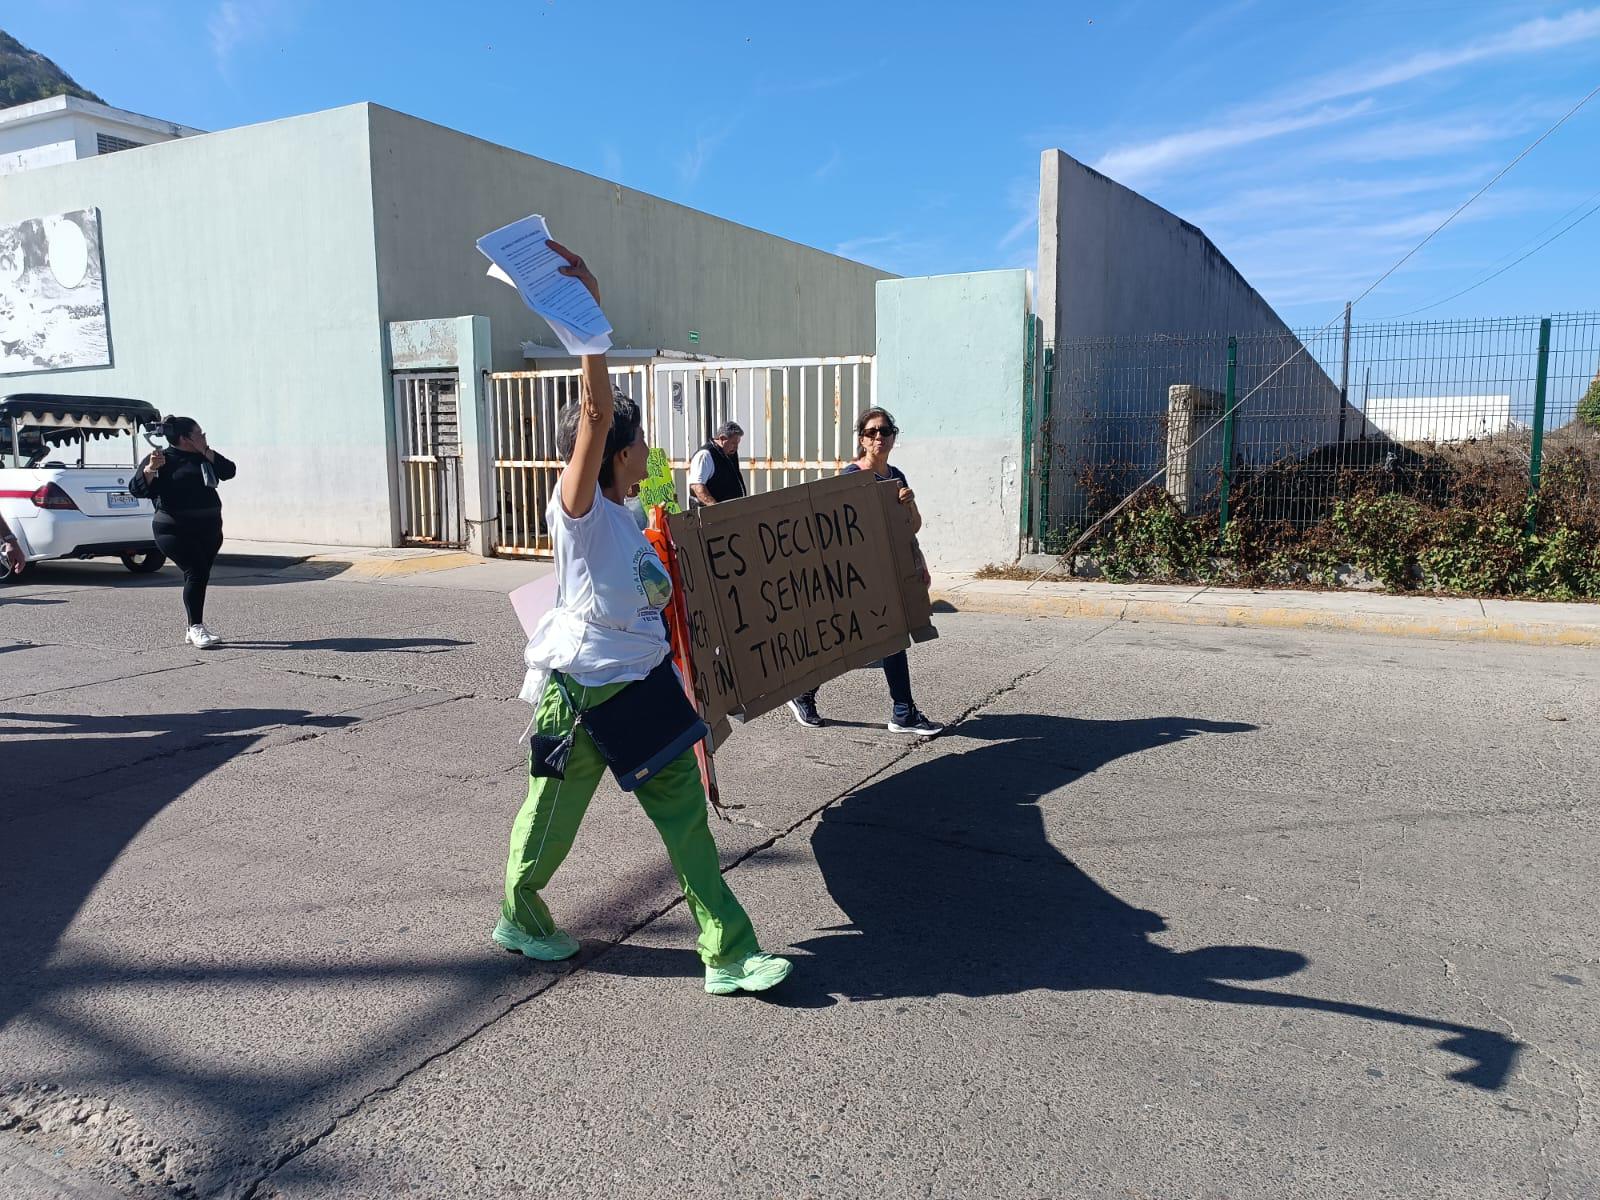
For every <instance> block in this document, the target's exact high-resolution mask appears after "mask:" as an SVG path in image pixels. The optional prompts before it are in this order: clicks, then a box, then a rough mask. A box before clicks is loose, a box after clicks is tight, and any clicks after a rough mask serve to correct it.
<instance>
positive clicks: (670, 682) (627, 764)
mask: <svg viewBox="0 0 1600 1200" xmlns="http://www.w3.org/2000/svg"><path fill="white" fill-rule="evenodd" d="M550 678H551V679H553V680H554V681H555V685H556V686H557V687H558V688H560V689H561V694H562V696H564V697H565V698H566V701H567V707H568V708H570V709H571V710H572V711H573V712H574V713H577V721H576V722H575V723H574V724H573V727H572V729H571V730H570V731H569V732H568V733H567V735H566V736H565V737H556V736H554V735H552V734H543V733H541V734H535V735H534V737H533V742H532V746H531V751H532V753H531V754H530V755H529V758H528V773H529V774H530V775H534V776H538V777H543V778H548V779H564V778H566V769H567V756H568V754H570V753H571V752H572V739H573V738H574V737H575V736H576V734H577V729H578V726H579V725H581V726H583V730H584V732H585V733H587V734H588V735H589V736H590V737H591V738H592V739H594V744H595V748H596V749H597V750H599V751H600V757H601V758H603V759H605V762H606V766H608V767H610V768H611V773H612V774H613V775H614V776H616V780H617V785H618V786H619V787H621V788H622V790H623V791H625V792H631V791H633V790H634V789H636V788H638V787H639V786H640V785H642V784H645V783H648V782H649V781H650V780H651V779H652V778H653V777H654V776H655V775H656V774H657V773H658V772H659V771H660V770H661V769H662V768H663V767H665V766H666V765H667V764H668V763H670V762H672V761H673V760H674V759H675V758H677V757H678V755H680V754H682V753H683V752H684V751H685V750H687V749H689V747H691V746H693V745H695V744H696V743H697V742H700V741H702V740H704V739H705V738H707V737H709V736H710V734H711V728H710V726H708V725H707V724H706V723H705V722H704V721H703V720H701V719H700V714H699V713H697V712H695V710H694V706H693V705H691V704H690V703H689V698H688V696H686V695H684V691H683V684H682V683H681V682H680V681H679V679H678V673H677V671H675V670H673V667H672V659H671V657H670V656H669V657H667V658H664V659H662V660H661V663H660V664H659V665H658V666H657V667H656V668H655V670H653V671H651V672H650V674H648V675H646V676H645V677H644V678H643V679H640V680H638V681H637V682H634V683H630V684H629V685H628V686H627V687H625V688H623V689H622V690H621V691H620V692H618V693H617V694H616V695H615V696H612V697H611V698H610V699H609V700H606V701H604V702H602V703H600V704H597V705H595V706H594V707H593V708H591V709H588V710H587V711H585V712H578V706H577V704H576V703H574V702H573V698H572V693H571V692H570V691H568V690H567V681H566V680H565V679H564V678H563V677H562V675H561V672H559V671H553V672H551V675H550Z"/></svg>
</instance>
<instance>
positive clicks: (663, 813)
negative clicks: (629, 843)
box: [501, 682, 760, 967]
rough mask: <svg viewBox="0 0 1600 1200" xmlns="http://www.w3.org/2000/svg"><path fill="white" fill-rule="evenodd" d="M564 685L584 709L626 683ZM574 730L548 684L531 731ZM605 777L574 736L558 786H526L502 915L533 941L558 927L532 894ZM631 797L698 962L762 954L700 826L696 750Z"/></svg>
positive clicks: (583, 739)
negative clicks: (686, 921)
mask: <svg viewBox="0 0 1600 1200" xmlns="http://www.w3.org/2000/svg"><path fill="white" fill-rule="evenodd" d="M567 686H568V690H569V691H571V692H572V694H573V698H574V699H575V700H576V701H577V703H578V707H579V708H580V709H588V708H590V707H592V706H594V705H596V704H600V703H602V702H603V701H605V700H608V699H610V698H611V697H612V696H614V695H615V694H616V693H617V692H619V691H620V690H621V689H622V688H624V687H626V686H627V685H626V684H610V685H607V686H605V687H594V688H584V687H579V686H578V685H577V684H574V683H570V682H569V683H568V685H567ZM572 725H573V713H572V710H571V708H569V707H568V705H567V701H566V698H565V697H564V696H563V695H562V694H561V689H560V688H558V687H556V685H555V683H554V682H551V683H550V684H548V685H547V686H546V687H545V692H544V696H543V698H542V699H541V701H540V704H539V710H538V716H537V718H536V724H535V728H536V729H537V730H538V731H539V732H540V733H545V734H553V735H555V736H558V737H559V736H562V735H564V734H565V733H566V732H567V730H569V729H571V728H572ZM604 773H605V761H604V760H603V759H602V758H601V757H600V751H599V750H597V749H596V748H595V744H594V740H593V739H592V738H590V736H589V735H588V734H587V733H585V732H584V731H583V729H582V728H579V729H578V730H577V731H576V736H575V737H574V738H573V742H572V754H571V756H570V757H569V758H568V759H567V768H566V778H565V779H544V778H530V779H529V780H528V798H527V800H526V801H524V803H523V805H522V809H521V811H520V812H518V813H517V819H516V821H515V823H514V824H513V825H512V826H511V853H510V856H509V857H508V858H507V860H506V891H505V901H504V904H503V905H502V908H501V915H503V916H504V917H505V919H506V920H508V921H510V922H511V923H512V924H514V925H517V926H519V927H521V928H522V929H524V930H525V931H527V932H528V933H531V934H533V935H535V936H537V937H548V936H550V934H551V933H552V932H554V930H555V928H556V923H555V920H554V918H552V917H551V916H550V910H549V909H548V908H546V907H545V903H544V900H543V898H541V897H540V895H539V893H540V892H541V891H542V890H543V889H544V888H545V887H546V886H547V885H548V884H549V883H550V878H551V876H553V875H554V874H555V873H556V868H557V867H559V866H560V865H561V862H562V860H563V859H565V858H566V857H567V852H568V851H570V850H571V849H572V842H573V839H574V838H576V837H577V835H578V826H579V824H581V823H582V821H583V814H584V813H585V812H587V811H588V809H589V801H590V800H591V799H593V797H594V790H595V788H596V787H597V786H598V785H599V783H600V776H601V775H602V774H604ZM633 794H634V795H635V796H636V797H638V799H639V804H640V805H641V806H642V807H643V808H644V811H645V815H646V816H648V817H649V818H650V820H652V821H653V822H655V827H656V832H658V833H659V834H660V835H661V840H662V841H663V842H664V843H666V847H667V857H668V858H669V859H670V860H671V861H672V869H673V870H674V871H675V872H676V873H677V876H678V886H679V887H681V888H682V889H683V897H684V899H685V900H687V901H688V902H689V911H690V912H692V913H693V914H694V919H695V921H696V923H698V924H699V926H700V939H699V949H700V957H701V959H702V960H703V961H704V962H705V964H706V965H707V966H712V967H721V966H726V965H728V964H729V963H736V962H740V961H742V960H743V959H744V958H745V957H746V956H748V955H751V954H755V953H756V952H757V951H758V950H760V947H759V946H758V945H757V944H756V934H755V930H754V929H753V928H752V927H751V925H750V918H749V917H748V916H747V915H746V914H745V911H744V909H743V908H742V907H741V906H740V904H739V901H738V900H736V899H735V898H734V895H733V892H732V891H731V890H729V888H728V885H727V883H726V881H724V879H723V878H722V870H721V863H720V862H719V860H718V858H717V844H716V842H714V841H713V840H712V838H711V830H710V828H709V826H708V825H707V824H706V793H705V787H704V785H703V784H702V783H701V782H700V767H699V765H698V764H697V763H696V762H695V756H694V751H693V750H685V751H684V752H683V753H682V754H680V755H679V756H678V757H677V758H676V759H674V760H673V761H672V762H671V763H669V764H668V765H667V766H666V767H665V768H664V769H663V770H662V771H660V772H659V773H658V774H657V775H656V776H655V777H654V778H653V779H651V780H650V781H649V782H648V783H646V784H645V785H644V786H642V787H640V788H639V789H638V790H637V791H635V792H634V793H633Z"/></svg>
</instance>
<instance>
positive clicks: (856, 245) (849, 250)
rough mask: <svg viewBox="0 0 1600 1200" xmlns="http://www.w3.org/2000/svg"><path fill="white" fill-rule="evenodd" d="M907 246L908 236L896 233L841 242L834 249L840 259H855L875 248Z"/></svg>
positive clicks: (899, 232)
mask: <svg viewBox="0 0 1600 1200" xmlns="http://www.w3.org/2000/svg"><path fill="white" fill-rule="evenodd" d="M905 244H906V235H905V234H904V233H903V232H901V231H898V230H897V231H896V232H894V233H880V234H874V235H872V236H870V237H858V238H851V239H850V240H849V241H845V242H840V243H839V244H838V245H837V246H835V247H834V248H833V252H834V253H835V254H837V255H838V256H839V257H840V258H854V257H855V256H856V255H858V254H860V253H862V252H863V251H866V250H871V249H873V248H874V247H879V248H881V247H884V246H897V247H898V246H903V245H905Z"/></svg>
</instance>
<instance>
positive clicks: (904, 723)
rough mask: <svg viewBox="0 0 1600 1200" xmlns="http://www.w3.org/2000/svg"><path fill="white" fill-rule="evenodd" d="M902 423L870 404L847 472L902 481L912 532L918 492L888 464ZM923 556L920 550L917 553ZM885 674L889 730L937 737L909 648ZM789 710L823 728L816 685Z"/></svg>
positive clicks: (917, 520)
mask: <svg viewBox="0 0 1600 1200" xmlns="http://www.w3.org/2000/svg"><path fill="white" fill-rule="evenodd" d="M899 434H900V427H899V426H898V425H896V424H895V423H894V417H892V416H891V415H890V414H889V411H888V410H887V409H883V408H869V409H867V411H866V412H864V413H862V414H861V416H860V417H858V418H857V419H856V449H857V451H858V453H857V455H856V460H855V461H854V462H853V463H851V464H850V465H849V466H848V467H846V468H845V469H844V473H845V474H846V475H849V474H851V473H852V472H854V471H871V472H872V474H873V477H874V478H875V479H877V480H878V482H879V483H888V482H889V481H890V480H893V481H894V482H896V483H898V484H899V485H900V503H901V504H903V505H905V506H906V508H907V509H908V510H909V511H910V513H911V532H912V533H916V532H917V531H918V530H920V529H921V528H922V514H921V513H919V512H918V511H917V496H916V493H915V492H913V491H912V490H911V485H910V484H909V483H907V482H906V476H905V472H904V471H902V470H901V469H900V468H899V467H891V466H890V465H889V452H890V451H891V450H893V449H894V441H895V438H896V437H898V436H899ZM918 556H919V558H920V551H919V554H918ZM922 573H923V582H924V583H926V582H927V573H928V569H927V568H926V567H924V568H923V569H922ZM883 677H884V679H885V680H886V681H887V682H888V684H889V699H890V701H891V702H892V703H893V705H894V708H893V710H892V711H891V712H890V714H889V722H888V728H889V732H890V733H910V734H915V735H916V736H917V737H925V738H930V737H938V736H939V735H940V734H941V733H943V732H944V726H943V725H940V724H939V723H938V722H936V721H930V720H928V718H927V716H926V715H925V714H924V713H923V712H922V710H921V709H919V708H918V707H917V702H916V701H915V700H914V699H912V697H911V663H910V661H909V660H908V659H907V658H906V652H905V651H904V650H902V651H900V653H898V654H891V655H889V656H888V657H887V658H885V659H884V660H883ZM789 711H790V712H792V713H793V714H794V719H795V720H796V721H799V722H800V724H802V725H805V726H808V727H809V728H811V729H821V728H822V726H823V724H824V723H825V722H824V721H823V719H822V715H821V714H820V713H818V712H817V693H816V691H815V690H814V689H813V690H812V691H809V692H806V693H805V694H804V695H800V696H796V697H795V698H794V699H793V700H791V701H789Z"/></svg>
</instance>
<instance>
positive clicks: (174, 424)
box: [161, 417, 200, 446]
mask: <svg viewBox="0 0 1600 1200" xmlns="http://www.w3.org/2000/svg"><path fill="white" fill-rule="evenodd" d="M199 427H200V422H198V421H196V420H195V419H194V418H193V417H164V418H162V421H161V433H162V435H163V436H164V437H165V438H166V439H167V443H168V444H169V445H172V446H176V445H177V444H178V443H179V442H180V441H182V440H183V439H184V438H186V437H188V436H189V435H190V434H191V433H193V432H194V431H195V430H196V429H198V428H199Z"/></svg>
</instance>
